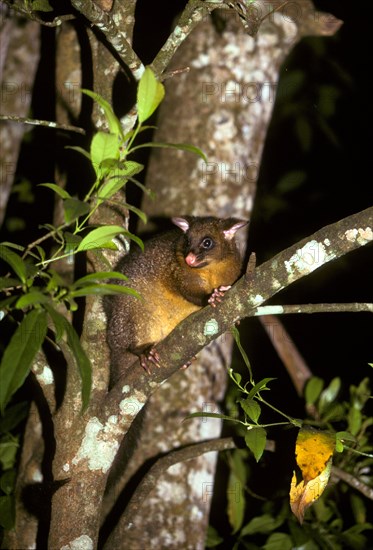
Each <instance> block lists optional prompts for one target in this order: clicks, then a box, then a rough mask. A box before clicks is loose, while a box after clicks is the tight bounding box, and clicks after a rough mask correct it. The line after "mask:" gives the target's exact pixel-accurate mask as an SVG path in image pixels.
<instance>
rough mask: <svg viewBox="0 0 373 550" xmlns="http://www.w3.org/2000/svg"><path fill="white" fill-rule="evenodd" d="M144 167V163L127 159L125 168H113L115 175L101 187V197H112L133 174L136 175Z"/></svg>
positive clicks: (99, 193)
mask: <svg viewBox="0 0 373 550" xmlns="http://www.w3.org/2000/svg"><path fill="white" fill-rule="evenodd" d="M143 169H144V166H143V165H142V164H139V163H138V162H133V161H127V162H126V163H125V165H124V168H117V169H115V170H113V177H110V178H109V179H108V180H107V181H105V183H104V184H103V185H102V187H101V188H100V190H99V192H98V195H99V198H100V199H110V198H111V197H112V196H113V195H115V194H116V193H117V192H118V191H119V190H120V189H121V188H122V187H123V185H125V184H126V183H127V181H128V179H129V178H130V177H132V176H135V175H136V174H138V173H139V172H141V171H142V170H143Z"/></svg>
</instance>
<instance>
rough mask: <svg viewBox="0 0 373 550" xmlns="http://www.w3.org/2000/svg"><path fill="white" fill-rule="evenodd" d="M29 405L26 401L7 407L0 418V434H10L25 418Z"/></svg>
mask: <svg viewBox="0 0 373 550" xmlns="http://www.w3.org/2000/svg"><path fill="white" fill-rule="evenodd" d="M28 410H29V404H28V403H27V402H26V401H22V402H21V403H16V404H15V405H12V406H11V407H7V408H6V409H5V412H4V416H2V417H1V418H0V433H6V432H10V431H11V430H13V428H15V427H16V426H18V424H19V423H20V422H22V420H23V419H24V418H26V416H27V412H28Z"/></svg>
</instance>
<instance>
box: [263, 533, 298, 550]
mask: <svg viewBox="0 0 373 550" xmlns="http://www.w3.org/2000/svg"><path fill="white" fill-rule="evenodd" d="M262 548H263V550H292V549H293V548H294V545H293V542H292V540H291V537H290V536H289V535H287V534H286V533H272V535H270V536H269V537H268V540H267V542H266V543H265V545H264V546H263V547H262Z"/></svg>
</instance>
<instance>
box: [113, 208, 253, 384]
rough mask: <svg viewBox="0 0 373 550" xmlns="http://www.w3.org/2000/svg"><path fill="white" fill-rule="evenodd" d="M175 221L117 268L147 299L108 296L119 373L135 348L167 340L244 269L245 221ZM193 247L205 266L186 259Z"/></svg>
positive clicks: (134, 352) (138, 352)
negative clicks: (240, 237)
mask: <svg viewBox="0 0 373 550" xmlns="http://www.w3.org/2000/svg"><path fill="white" fill-rule="evenodd" d="M177 220H178V221H179V223H178V222H177ZM184 222H185V223H184ZM174 223H176V224H177V225H178V226H179V228H177V229H174V230H172V231H169V232H168V233H165V234H162V235H158V236H156V237H154V238H153V239H151V240H150V241H148V242H147V243H146V244H145V250H144V252H141V251H140V250H139V249H137V250H135V251H134V252H131V253H130V254H128V255H127V256H125V257H124V258H123V259H122V260H121V261H120V262H119V264H118V266H117V268H116V269H117V271H120V272H122V273H124V274H125V275H127V276H128V277H129V281H126V282H121V283H120V284H123V285H127V286H131V287H132V288H134V289H136V290H137V291H138V292H139V293H140V295H141V296H142V299H141V300H139V299H136V298H134V297H132V296H129V295H124V294H121V295H115V296H109V297H107V298H106V300H105V303H106V310H107V314H108V321H109V322H108V332H107V339H108V343H109V346H110V348H111V353H112V365H113V368H114V370H115V371H116V376H115V378H116V377H117V376H118V374H119V372H118V371H120V372H121V371H122V370H123V368H125V367H126V366H128V365H126V363H127V364H128V363H129V364H130V363H131V362H133V361H131V362H130V361H129V359H130V358H131V354H135V355H139V354H140V353H142V352H143V351H144V350H146V349H147V348H149V347H151V346H153V345H154V344H155V343H157V342H159V341H160V340H163V338H165V337H166V336H167V335H168V334H169V333H170V332H171V331H172V330H173V329H174V328H175V327H176V325H178V324H179V323H180V322H181V321H182V320H183V319H185V317H187V316H188V315H190V314H191V313H193V312H194V311H197V310H198V309H200V308H201V307H203V306H204V305H206V304H207V300H208V298H209V296H210V295H211V294H212V292H213V291H214V289H215V288H217V287H219V286H221V285H224V286H228V285H231V284H233V283H234V282H235V281H236V280H237V279H238V277H239V275H240V273H241V266H242V259H241V255H240V252H239V250H238V248H237V245H236V242H235V238H234V233H235V231H236V230H238V229H239V228H240V227H242V226H243V225H245V224H246V222H244V221H241V220H237V219H234V218H230V219H228V220H223V219H219V218H213V217H209V218H194V217H185V218H174ZM179 224H181V225H183V228H182V229H180V227H181V225H179ZM236 225H237V228H236V227H234V229H233V231H232V233H231V234H230V233H229V229H230V228H232V227H233V226H236ZM225 230H228V234H227V235H225V234H224V231H225ZM206 237H208V238H209V239H210V240H212V241H213V242H214V246H213V247H212V248H211V249H210V250H205V249H204V247H203V244H202V243H203V242H205V243H206V242H207V241H203V239H205V238H206ZM189 253H192V254H194V255H195V256H196V258H197V260H198V263H199V264H201V266H200V267H198V266H197V267H191V266H189V265H188V264H187V263H186V261H185V258H186V256H187V255H188V254H189ZM128 352H129V353H128ZM132 359H133V360H134V359H135V357H134V355H132Z"/></svg>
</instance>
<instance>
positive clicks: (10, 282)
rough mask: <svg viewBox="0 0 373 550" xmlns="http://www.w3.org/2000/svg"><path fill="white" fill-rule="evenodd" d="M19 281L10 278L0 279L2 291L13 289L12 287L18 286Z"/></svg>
mask: <svg viewBox="0 0 373 550" xmlns="http://www.w3.org/2000/svg"><path fill="white" fill-rule="evenodd" d="M18 285H19V279H11V278H10V277H0V290H2V289H3V288H11V287H12V286H18Z"/></svg>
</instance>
